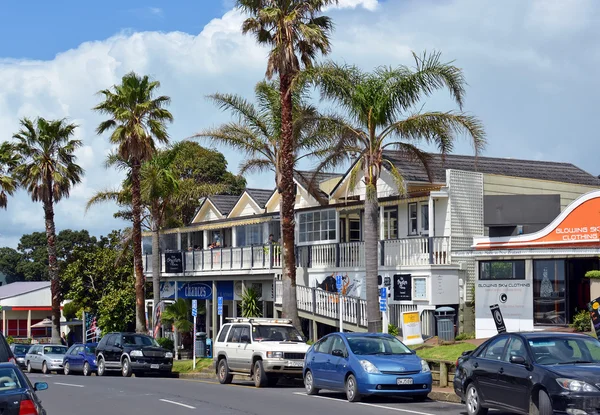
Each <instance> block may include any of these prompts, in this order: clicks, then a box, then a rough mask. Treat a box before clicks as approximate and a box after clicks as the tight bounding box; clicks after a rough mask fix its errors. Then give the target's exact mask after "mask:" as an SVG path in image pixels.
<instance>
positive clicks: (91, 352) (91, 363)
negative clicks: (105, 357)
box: [63, 343, 98, 376]
mask: <svg viewBox="0 0 600 415" xmlns="http://www.w3.org/2000/svg"><path fill="white" fill-rule="evenodd" d="M97 345H98V343H86V344H82V343H75V344H74V345H73V346H71V347H69V350H67V353H65V357H64V358H63V370H64V371H65V375H70V374H72V373H74V372H81V373H83V376H89V375H91V374H92V373H97V372H98V366H97V365H96V346H97Z"/></svg>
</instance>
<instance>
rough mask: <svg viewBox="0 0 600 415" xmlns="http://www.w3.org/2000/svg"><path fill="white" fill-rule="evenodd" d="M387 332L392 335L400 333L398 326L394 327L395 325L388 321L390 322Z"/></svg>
mask: <svg viewBox="0 0 600 415" xmlns="http://www.w3.org/2000/svg"><path fill="white" fill-rule="evenodd" d="M388 333H389V334H391V335H392V336H394V337H396V336H398V335H400V330H398V327H396V326H395V325H393V324H392V323H390V324H388Z"/></svg>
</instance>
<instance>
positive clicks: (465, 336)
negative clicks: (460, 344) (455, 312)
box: [455, 333, 475, 341]
mask: <svg viewBox="0 0 600 415" xmlns="http://www.w3.org/2000/svg"><path fill="white" fill-rule="evenodd" d="M474 338H475V333H459V334H458V335H457V336H456V338H455V340H457V341H463V340H470V339H474Z"/></svg>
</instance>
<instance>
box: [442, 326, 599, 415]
mask: <svg viewBox="0 0 600 415" xmlns="http://www.w3.org/2000/svg"><path fill="white" fill-rule="evenodd" d="M454 390H455V392H456V394H457V395H458V396H460V398H461V400H462V401H463V402H465V403H466V405H467V412H468V413H469V415H484V414H486V413H487V411H488V408H495V409H503V410H508V411H511V412H516V413H520V414H530V413H535V414H539V415H552V414H569V415H599V414H600V342H599V341H598V340H596V339H595V338H593V337H590V336H588V335H585V334H572V333H549V332H538V333H504V334H500V335H497V336H495V337H492V338H491V339H489V340H488V341H486V342H485V343H483V344H482V345H481V346H479V347H478V348H477V349H475V350H474V351H473V352H471V353H467V354H465V355H463V356H462V357H461V358H459V359H458V362H457V369H456V375H455V377H454Z"/></svg>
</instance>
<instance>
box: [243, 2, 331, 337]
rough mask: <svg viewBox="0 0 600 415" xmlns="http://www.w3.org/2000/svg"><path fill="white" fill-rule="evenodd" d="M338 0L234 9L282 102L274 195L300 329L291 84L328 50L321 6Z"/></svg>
mask: <svg viewBox="0 0 600 415" xmlns="http://www.w3.org/2000/svg"><path fill="white" fill-rule="evenodd" d="M331 4H337V0H269V1H266V0H238V1H237V5H238V7H239V8H240V9H241V10H242V11H244V12H245V13H246V14H248V15H250V17H249V18H247V19H246V20H245V21H244V23H243V25H242V32H243V33H244V34H247V33H251V34H253V35H254V36H255V37H256V41H257V42H258V43H259V44H261V45H266V46H267V47H269V48H270V51H269V58H268V63H267V72H266V75H267V78H269V79H271V78H272V77H273V75H274V74H278V75H279V92H280V94H279V99H280V102H281V142H280V152H281V155H280V162H279V165H278V171H277V174H276V178H277V190H278V192H279V193H280V194H281V208H280V214H281V230H282V234H283V235H282V236H283V257H284V263H285V265H284V269H283V304H282V306H283V316H284V317H286V318H291V319H292V321H293V322H294V325H295V326H296V327H298V328H300V320H299V318H298V311H297V305H296V258H295V255H294V203H295V200H296V195H295V193H294V180H293V173H294V165H295V157H294V154H295V149H294V138H293V137H294V132H293V102H292V93H291V90H292V84H293V83H294V81H295V79H296V77H297V74H298V72H299V71H300V70H301V66H304V67H311V66H312V63H313V61H314V59H315V58H316V56H317V55H318V54H319V53H321V54H324V55H325V54H327V53H329V51H330V44H329V35H330V33H331V31H332V28H333V24H332V21H331V19H330V18H329V17H327V16H322V15H320V13H321V11H322V10H323V8H324V7H326V6H328V5H331Z"/></svg>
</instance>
